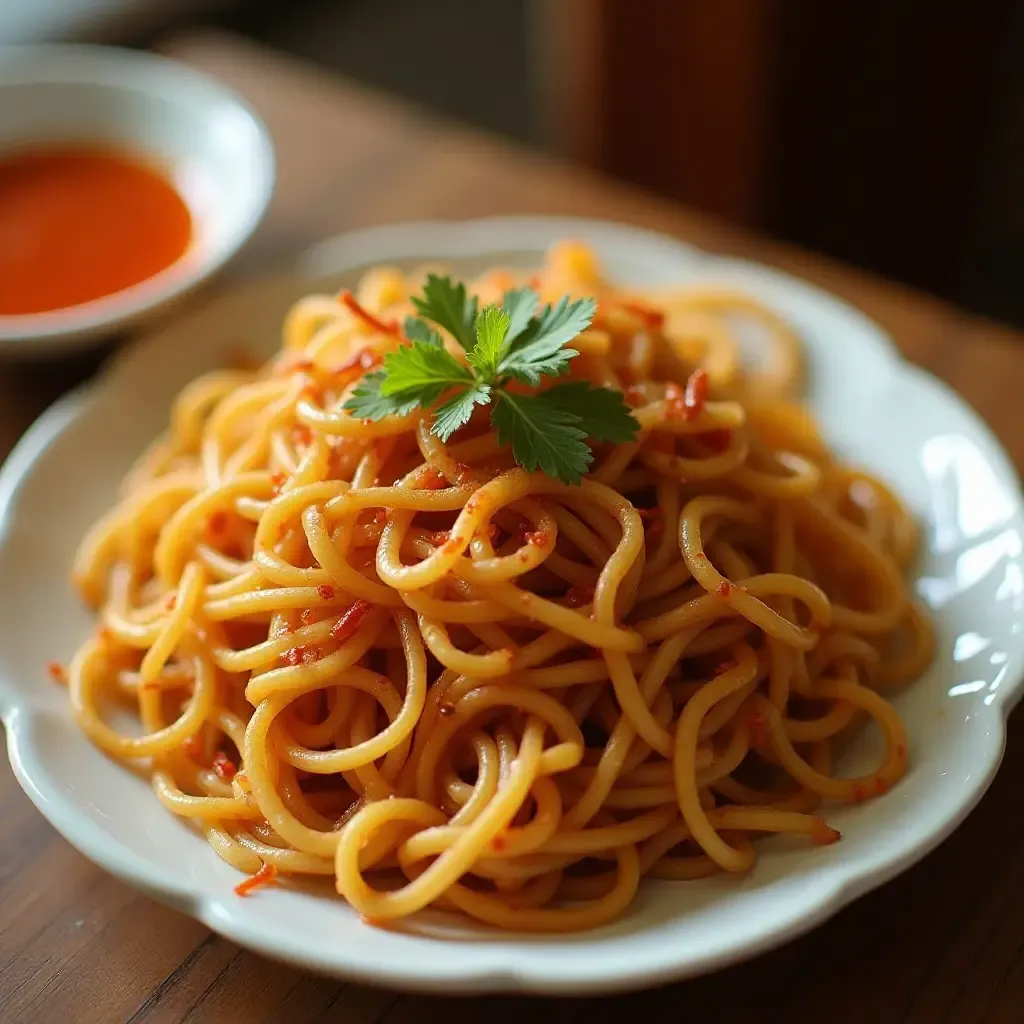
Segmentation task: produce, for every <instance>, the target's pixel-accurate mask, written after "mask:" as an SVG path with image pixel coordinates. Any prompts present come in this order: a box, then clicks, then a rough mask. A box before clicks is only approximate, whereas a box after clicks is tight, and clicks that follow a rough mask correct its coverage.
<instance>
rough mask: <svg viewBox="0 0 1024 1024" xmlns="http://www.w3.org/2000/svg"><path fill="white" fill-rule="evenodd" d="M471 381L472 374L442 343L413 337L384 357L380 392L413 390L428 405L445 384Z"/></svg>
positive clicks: (406, 394) (406, 393) (408, 394)
mask: <svg viewBox="0 0 1024 1024" xmlns="http://www.w3.org/2000/svg"><path fill="white" fill-rule="evenodd" d="M378 372H380V371H378ZM472 383H473V374H472V373H470V371H469V370H468V369H467V368H466V367H465V366H463V365H462V363H460V362H459V361H458V360H457V359H456V358H455V357H454V356H453V355H451V354H450V353H449V352H448V350H447V349H446V348H445V347H444V346H443V345H435V344H433V343H432V342H426V341H414V342H413V343H412V344H411V345H403V346H402V347H401V348H397V349H395V351H394V352H389V353H388V354H387V355H386V356H385V357H384V380H383V381H382V382H381V384H380V393H381V394H382V395H383V396H384V397H385V398H388V397H392V396H394V397H402V398H406V397H412V395H414V394H416V395H418V396H419V401H420V404H421V405H423V406H428V405H430V404H431V403H432V402H435V401H436V400H437V399H438V398H440V396H441V394H442V392H444V391H447V389H448V388H450V387H454V386H456V385H459V384H472Z"/></svg>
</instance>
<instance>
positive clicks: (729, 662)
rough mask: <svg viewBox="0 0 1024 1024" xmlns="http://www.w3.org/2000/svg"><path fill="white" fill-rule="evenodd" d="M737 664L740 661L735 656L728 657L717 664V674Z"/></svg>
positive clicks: (728, 670) (731, 668)
mask: <svg viewBox="0 0 1024 1024" xmlns="http://www.w3.org/2000/svg"><path fill="white" fill-rule="evenodd" d="M737 664H738V662H737V661H736V659H735V658H726V659H725V661H720V662H719V663H718V664H717V665H716V666H715V675H716V676H720V675H722V674H723V673H724V672H731V671H732V670H733V669H734V668H736V666H737ZM761 717H762V718H764V715H762V716H761Z"/></svg>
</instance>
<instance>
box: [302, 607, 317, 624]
mask: <svg viewBox="0 0 1024 1024" xmlns="http://www.w3.org/2000/svg"><path fill="white" fill-rule="evenodd" d="M315 614H316V613H315V612H314V611H313V609H312V608H303V609H302V611H301V612H299V621H300V622H301V623H302V624H303V625H304V626H308V625H309V624H310V623H311V622H312V621H313V616H314V615H315Z"/></svg>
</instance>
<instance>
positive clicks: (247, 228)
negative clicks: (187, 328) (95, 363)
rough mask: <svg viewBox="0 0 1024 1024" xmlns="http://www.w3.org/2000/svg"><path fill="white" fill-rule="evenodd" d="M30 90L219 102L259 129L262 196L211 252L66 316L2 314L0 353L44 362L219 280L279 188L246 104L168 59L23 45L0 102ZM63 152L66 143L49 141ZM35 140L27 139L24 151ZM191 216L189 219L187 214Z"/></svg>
mask: <svg viewBox="0 0 1024 1024" xmlns="http://www.w3.org/2000/svg"><path fill="white" fill-rule="evenodd" d="M32 84H56V85H65V86H69V87H71V86H74V85H75V84H90V85H101V86H107V87H111V88H115V89H118V90H121V91H122V92H124V93H135V94H137V95H140V96H143V97H148V98H155V97H157V96H162V95H167V94H168V93H172V94H177V95H180V94H181V93H182V92H183V91H185V90H187V91H189V92H192V93H197V94H202V93H205V94H207V95H215V96H217V97H219V98H220V100H221V101H223V102H226V103H228V104H230V105H231V106H233V107H235V108H236V109H237V110H238V111H240V112H241V114H242V115H243V116H244V117H245V119H246V120H247V122H248V123H249V125H250V126H251V127H252V128H253V129H254V132H253V139H254V143H255V149H256V154H257V159H256V160H255V161H254V164H253V168H252V170H253V173H254V176H256V177H257V186H258V187H257V189H256V190H255V193H254V198H253V201H252V203H251V204H250V206H249V208H248V209H247V210H246V211H245V212H244V215H243V216H242V217H241V218H240V219H239V221H238V223H237V224H236V225H234V226H233V227H232V228H231V230H229V231H227V232H225V234H224V236H223V238H222V239H220V240H219V241H218V243H217V245H216V246H215V247H213V248H212V249H211V250H210V252H209V253H208V254H206V255H203V256H202V257H201V258H197V257H196V255H195V253H194V251H193V250H192V248H191V247H189V248H187V249H186V250H185V252H184V253H182V255H181V256H179V257H178V258H177V259H176V260H175V261H174V262H173V263H171V264H169V265H168V266H166V267H164V268H163V269H161V270H159V271H157V272H156V273H155V274H152V275H150V276H149V277H147V278H144V279H143V280H142V281H139V282H137V283H136V284H133V285H129V286H128V287H127V288H122V289H120V290H118V291H116V292H111V293H110V294H109V295H102V296H100V297H99V298H96V299H91V300H90V301H88V302H82V303H78V304H77V305H74V306H66V307H63V308H61V309H54V310H46V311H43V312H39V313H19V314H12V315H3V314H0V353H2V354H7V353H8V352H15V351H17V350H22V349H24V350H26V351H27V352H28V353H30V354H31V353H36V354H40V355H41V354H43V353H44V351H45V350H47V349H51V348H56V347H64V346H65V345H66V343H68V342H70V341H73V340H86V339H94V338H96V337H97V335H100V334H102V333H104V332H107V331H109V332H113V331H115V330H116V329H117V328H118V327H120V326H124V325H126V324H127V323H128V322H130V321H132V320H135V319H136V318H138V317H141V316H143V315H144V314H146V313H148V312H150V311H152V310H154V309H156V308H157V307H159V306H162V305H164V304H165V303H168V302H171V301H173V300H175V299H177V298H179V297H181V296H183V295H184V294H185V293H187V292H189V291H191V290H192V289H193V288H195V287H196V286H197V285H199V284H201V283H202V282H203V281H205V280H206V279H208V278H210V277H212V276H214V275H215V274H216V273H217V272H218V271H220V270H221V269H222V268H223V267H224V265H225V264H226V263H227V262H228V260H230V259H231V258H232V257H233V256H234V255H235V254H236V253H237V252H238V251H239V249H240V248H241V247H242V246H243V245H244V244H245V243H246V242H247V241H248V240H249V238H250V237H251V236H252V234H253V232H254V231H255V230H256V227H257V226H258V225H259V223H260V221H261V220H262V219H263V216H264V214H265V213H266V210H267V207H268V206H269V204H270V200H271V197H272V195H273V192H274V186H275V184H276V180H277V159H276V156H275V152H274V145H273V142H272V139H271V135H270V132H269V130H268V129H267V126H266V124H265V123H264V121H263V119H262V118H261V117H260V116H259V115H258V114H257V113H256V111H255V110H254V109H253V107H252V106H251V105H250V104H249V102H248V101H247V100H246V99H245V98H244V97H243V96H241V95H240V94H239V93H238V92H236V91H235V90H234V89H232V88H231V87H229V86H227V85H225V84H223V83H222V82H220V81H219V80H218V79H216V78H214V77H213V76H211V75H208V74H206V73H205V72H203V71H200V70H199V69H197V68H193V67H191V66H189V65H188V64H185V63H183V62H181V61H178V60H175V59H173V58H171V57H167V56H164V55H163V54H159V53H153V52H151V51H148V50H132V49H128V48H126V47H119V46H104V45H98V44H90V43H26V44H14V45H7V46H0V97H2V95H3V92H4V90H5V89H7V88H9V87H12V86H19V85H32ZM91 137H92V133H91V132H90V131H89V130H88V128H86V129H85V130H84V131H82V132H79V133H75V134H74V135H68V136H67V138H66V140H65V141H67V142H71V143H75V144H81V143H84V144H87V143H88V142H89V140H90V138H91ZM51 141H52V143H54V144H58V143H59V142H60V141H61V140H60V139H58V138H55V139H53V140H47V142H48V144H49V143H50V142H51ZM31 142H32V140H30V139H28V138H26V139H25V143H26V144H30V143H31ZM18 147H19V143H18V142H17V141H16V140H15V139H10V140H4V141H3V143H2V144H0V151H2V152H8V151H10V152H14V151H16V150H17V148H18ZM127 148H128V149H129V151H131V152H137V153H138V154H139V156H141V157H142V158H143V159H145V158H147V157H153V156H154V155H156V154H155V151H154V150H153V148H151V147H149V146H145V145H142V144H135V145H134V146H133V145H132V144H131V143H129V144H128V146H127ZM190 212H191V211H190Z"/></svg>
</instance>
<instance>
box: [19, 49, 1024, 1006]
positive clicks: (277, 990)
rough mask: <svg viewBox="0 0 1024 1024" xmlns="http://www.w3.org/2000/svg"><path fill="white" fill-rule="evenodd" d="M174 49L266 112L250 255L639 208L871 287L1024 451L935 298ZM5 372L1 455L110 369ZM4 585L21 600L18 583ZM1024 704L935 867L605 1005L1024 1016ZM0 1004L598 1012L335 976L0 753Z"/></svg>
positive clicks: (1018, 367)
mask: <svg viewBox="0 0 1024 1024" xmlns="http://www.w3.org/2000/svg"><path fill="white" fill-rule="evenodd" d="M164 49H166V50H167V51H168V52H170V53H172V54H174V55H176V56H178V57H180V58H182V59H184V60H186V61H188V62H190V63H192V64H194V65H196V66H198V67H200V68H203V69H205V70H207V71H209V72H212V73H213V74H214V75H216V76H218V77H219V78H221V79H222V80H223V81H225V82H227V83H228V84H229V85H231V86H234V87H235V88H237V89H238V90H239V91H240V92H241V93H242V94H243V95H245V96H246V97H247V98H248V99H249V100H250V101H251V102H252V104H253V105H254V107H255V108H256V109H257V110H258V111H259V112H260V114H261V115H262V116H263V117H264V118H265V119H266V122H267V124H268V126H269V128H270V131H271V132H272V134H273V136H274V140H275V142H276V145H277V152H278V157H279V187H278V190H277V195H276V197H275V199H274V203H273V207H272V209H271V211H270V215H269V217H268V218H267V220H266V222H265V224H264V225H263V227H262V228H261V230H260V232H259V234H258V236H257V237H256V238H255V239H254V241H253V243H252V244H251V246H249V248H248V249H247V250H246V253H245V255H244V256H243V257H242V258H241V259H240V261H239V263H238V265H237V267H236V270H235V273H236V274H240V273H245V272H251V271H253V270H257V269H263V268H266V267H269V266H271V265H273V264H280V263H282V262H286V261H287V260H288V259H289V258H290V257H291V256H293V255H294V254H296V253H298V252H299V251H300V250H301V249H303V248H304V247H305V246H307V245H308V244H309V243H311V242H313V241H316V240H317V239H320V238H323V237H324V236H326V235H329V234H331V233H333V232H337V231H343V230H345V229H348V228H352V227H356V226H360V225H366V224H374V223H381V222H386V221H398V220H403V219H408V218H416V217H431V216H441V217H449V216H458V217H464V216H475V215H479V214H486V213H562V214H584V215H590V216H598V217H609V218H615V219H619V220H624V221H632V222H635V223H638V224H642V225H645V226H649V227H654V228H657V229H659V230H662V231H665V232H668V233H671V234H674V235H678V236H679V237H681V238H685V239H688V240H690V241H693V242H695V243H697V244H698V245H701V246H705V247H707V248H711V249H717V250H722V251H727V252H730V253H737V254H742V255H747V256H751V257H754V258H756V259H761V260H764V261H766V262H769V263H773V264H776V265H778V266H781V267H784V268H786V269H788V270H790V271H793V272H795V273H797V274H801V275H803V276H805V277H807V278H809V279H811V280H813V281H815V282H817V283H819V284H822V285H824V286H825V287H827V288H830V289H831V290H833V291H834V292H836V293H838V294H840V295H842V296H845V297H846V298H847V299H849V300H851V301H852V302H854V303H855V304H856V305H858V306H860V307H861V308H862V309H863V310H864V311H866V312H867V313H868V314H869V315H870V316H872V317H874V318H875V319H876V320H878V321H879V322H880V323H881V324H883V325H884V326H885V327H886V328H888V329H889V330H890V331H891V332H892V334H893V335H894V337H895V338H896V340H897V342H898V343H899V345H900V347H901V348H902V349H903V351H904V352H905V353H906V355H907V356H908V357H909V358H911V359H913V360H914V361H916V362H918V363H921V364H923V365H925V366H927V367H929V368H930V369H931V370H933V371H934V372H936V373H937V374H939V375H940V376H942V377H944V378H945V379H946V380H948V381H949V382H951V383H952V384H954V385H955V386H956V387H957V388H958V389H959V391H960V392H961V393H962V394H963V395H965V396H966V398H967V399H968V401H970V402H971V403H973V404H974V405H975V407H976V408H978V409H979V410H980V411H981V413H982V414H983V415H984V416H985V418H986V419H987V420H988V422H989V423H990V424H991V425H992V426H993V427H994V428H995V430H996V432H997V433H998V434H999V435H1000V437H1001V438H1002V440H1003V442H1004V443H1005V444H1006V445H1007V447H1008V448H1009V451H1010V453H1011V455H1012V456H1013V458H1014V460H1015V462H1016V464H1017V466H1018V467H1024V430H1022V429H1021V427H1024V412H1022V409H1024V402H1022V399H1021V391H1022V389H1024V344H1022V341H1024V339H1022V338H1021V337H1020V336H1019V335H1017V334H1015V333H1014V332H1011V331H1009V330H1006V329H1004V328H1001V327H998V326H996V325H994V324H991V323H986V322H983V321H981V320H979V319H976V318H974V317H970V316H968V315H966V314H964V313H962V312H959V311H958V310H956V309H953V308H951V307H949V306H947V305H944V304H943V303H940V302H938V301H936V300H933V299H929V298H926V297H924V296H922V295H919V294H916V293H913V292H910V291H908V290H906V289H903V288H901V287H898V286H896V285H892V284H888V283H884V282H881V281H878V280H875V279H872V278H870V277H868V276H866V275H864V274H861V273H858V272H855V271H852V270H850V269H848V268H844V267H838V266H835V265H832V264H830V263H827V262H826V261H824V260H822V259H820V258H818V257H816V256H813V255H811V254H808V253H804V252H799V251H795V250H793V249H788V248H784V247H782V246H779V245H775V244H771V243H768V242H764V241H761V240H759V239H755V238H750V237H747V236H746V235H743V234H739V233H737V232H735V231H733V230H731V229H729V228H726V227H724V226H722V225H721V224H718V223H715V222H713V221H711V220H708V219H705V218H703V217H701V216H699V215H697V214H695V213H693V212H690V211H686V210H683V209H680V208H679V207H676V206H673V205H669V204H666V203H664V202H660V201H657V200H655V199H652V198H649V197H647V196H644V195H642V194H640V193H637V192H634V191H630V190H626V189H624V188H621V187H617V186H614V185H611V184H609V183H607V182H605V181H602V180H600V179H596V178H594V177H591V176H589V175H586V174H584V173H582V172H579V171H577V170H574V169H570V168H566V167H563V166H559V165H557V164H555V163H553V162H550V161H548V160H546V159H542V158H540V157H537V156H535V155H532V154H528V153H524V152H522V151H520V150H517V149H514V148H511V147H509V146H506V145H504V144H502V143H499V142H496V141H494V140H492V139H488V138H482V137H480V136H478V135H475V134H472V133H470V132H467V131H465V130H462V129H459V128H455V127H452V126H450V125H445V124H439V123H437V122H435V121H431V120H428V119H427V118H426V117H424V116H423V115H422V114H421V113H419V112H416V111H412V110H410V109H408V108H406V107H404V106H402V105H400V104H397V103H394V102H391V101H388V100H385V99H383V98H381V97H379V96H377V95H374V94H368V93H365V92H363V91H361V90H359V89H357V88H355V87H354V86H352V85H349V84H346V83H342V82H340V81H338V80H336V79H335V78H333V77H332V76H330V75H328V74H325V73H323V72H321V71H317V70H313V69H311V68H309V67H305V66H302V65H300V64H298V63H294V62H292V61H291V60H288V59H285V58H284V57H282V56H280V55H277V54H273V53H270V52H267V51H264V50H260V49H257V48H256V47H254V46H252V45H250V44H248V43H246V42H243V41H241V40H239V39H236V38H232V37H228V36H219V35H211V34H202V35H196V36H190V37H187V38H179V39H175V40H172V41H170V42H168V43H167V45H166V46H165V47H164ZM95 363H96V359H95V358H87V359H83V360H79V361H77V362H76V363H74V364H71V365H66V366H62V367H59V368H56V369H54V368H52V367H46V368H45V369H44V368H40V367H22V368H12V367H3V368H0V454H6V452H7V451H8V450H9V447H10V445H11V444H12V443H13V442H14V441H15V440H16V439H17V437H18V435H19V434H20V433H21V432H22V431H23V430H24V429H25V427H26V426H28V424H29V422H30V421H31V420H32V418H33V417H35V416H36V415H37V414H38V413H39V412H40V411H41V410H42V409H43V408H44V406H45V405H46V404H48V403H49V402H50V401H51V400H52V399H53V398H55V397H56V396H57V395H58V394H59V393H60V392H61V391H63V390H64V389H66V388H67V387H68V386H70V385H71V384H72V383H75V382H76V381H78V380H79V379H81V378H82V377H83V376H84V375H85V374H87V373H89V372H91V370H92V369H93V368H94V366H95ZM11 599H12V597H11V595H9V594H8V595H6V597H5V600H11ZM1022 775H1024V714H1022V713H1021V712H1018V713H1017V714H1016V715H1015V716H1014V717H1013V719H1012V721H1011V727H1010V740H1009V750H1008V754H1007V757H1006V761H1005V763H1004V765H1003V768H1002V770H1001V771H1000V773H999V776H998V778H997V779H996V782H995V784H994V785H993V786H992V789H991V790H990V791H989V793H988V795H987V796H986V797H985V799H984V800H983V801H982V803H981V805H980V806H979V807H978V808H977V810H975V811H974V813H973V814H972V815H971V816H970V818H969V820H968V821H967V822H966V824H964V825H963V826H962V827H961V828H960V829H959V830H958V831H957V832H956V834H955V835H954V836H953V837H952V838H951V839H949V840H948V841H947V842H946V843H944V844H943V845H942V847H941V848H940V849H939V850H938V851H936V852H935V853H933V854H932V855H931V856H930V857H928V858H927V859H926V860H925V861H924V862H923V863H921V864H919V865H918V866H917V867H915V868H913V869H912V870H910V871H908V872H907V873H906V874H905V875H903V876H902V877H901V878H900V879H898V880H897V881H895V882H892V883H890V884H889V885H887V886H885V887H884V888H883V889H881V890H880V891H878V892H876V893H874V894H873V895H870V896H868V897H866V898H864V899H862V900H860V901H859V902H857V903H856V904H855V905H853V906H852V907H850V908H848V909H846V910H844V911H842V912H841V913H840V914H839V915H838V916H837V917H836V918H835V919H834V920H833V921H832V922H830V923H829V924H827V925H825V926H824V927H822V928H819V929H818V930H817V931H815V932H814V933H813V934H811V935H809V936H807V937H806V938H804V939H801V940H799V941H797V942H795V943H793V944H791V945H789V946H787V947H785V948H783V949H780V950H778V951H777V952H775V953H772V954H769V955H767V956H764V957H762V958H760V959H759V960H755V961H753V962H751V963H749V964H745V965H742V966H738V967H735V968H732V969H730V970H727V971H723V972H721V973H719V974H716V975H712V976H710V977H707V978H702V979H699V980H697V981H693V982H689V983H686V984H681V985H677V986H673V987H670V988H666V989H661V990H656V991H652V992H647V993H643V994H638V995H633V996H623V997H621V998H617V999H601V1000H600V1006H601V1007H602V1008H604V1007H610V1008H611V1010H612V1011H613V1012H614V1013H615V1014H628V1015H629V1016H630V1017H631V1018H632V1019H634V1020H638V1019H644V1018H645V1017H649V1016H652V1015H654V1014H662V1013H670V1014H672V1015H673V1016H674V1017H676V1016H681V1015H684V1014H685V1015H686V1016H689V1017H691V1018H693V1019H697V1020H700V1021H701V1022H702V1024H710V1022H712V1021H719V1020H722V1021H731V1020H742V1019H744V1018H747V1019H755V1018H756V1019H759V1020H762V1021H766V1022H767V1021H774V1020H780V1021H782V1020H784V1021H787V1022H794V1021H828V1022H829V1024H839V1022H842V1021H851V1022H852V1021H858V1022H861V1021H870V1022H872V1024H886V1022H890V1021H892V1022H896V1021H907V1022H913V1024H931V1022H935V1021H940V1020H943V1021H952V1022H972V1024H973V1022H981V1021H991V1022H997V1021H1007V1022H1009V1021H1020V1020H1022V1019H1024V870H1022V868H1024V813H1022V812H1024V799H1022V797H1021V793H1022V789H1021V783H1020V779H1021V777H1022ZM0 970H2V974H0V1021H4V1022H6V1024H14V1022H16V1021H32V1022H42V1024H46V1022H50V1021H61V1022H65V1021H66V1022H73V1024H87V1022H92V1021H95V1022H102V1024H111V1022H118V1021H131V1022H133V1024H134V1022H146V1024H156V1022H164V1021H182V1020H188V1021H217V1022H227V1021H245V1022H246V1024H257V1022H261V1021H283V1022H288V1024H304V1022H307V1021H326V1020H339V1021H346V1022H351V1024H364V1022H365V1024H368V1022H371V1021H378V1020H385V1019H386V1020H387V1021H388V1024H400V1022H402V1021H410V1022H411V1021H417V1022H418V1021H428V1020H434V1019H437V1020H444V1021H446V1022H450V1024H454V1022H459V1021H463V1020H465V1021H471V1020H472V1021H475V1020H478V1019H481V1018H482V1017H484V1016H486V1019H488V1020H494V1021H503V1020H509V1021H512V1020H517V1021H518V1020H521V1019H522V1017H521V1015H523V1014H526V1015H528V1017H527V1019H528V1020H530V1021H531V1022H535V1024H541V1022H543V1021H548V1020H551V1021H556V1020H557V1021H559V1022H560V1024H568V1022H569V1021H571V1020H573V1019H576V1018H579V1019H584V1018H585V1017H586V1016H589V1015H591V1014H593V1013H594V1012H595V1009H596V1008H597V1006H598V1001H596V1000H594V1001H586V1000H545V999H529V1000H525V999H487V1000H483V999H472V1000H448V999H440V998H424V997H418V996H403V995H398V994H396V993H393V992H386V991H380V990H375V989H370V988H367V987H364V986H361V985H355V984H348V985H346V984H341V983H338V982H336V981H331V980H326V979H321V978H316V977H313V976H311V975H306V974H303V973H301V972H299V971H296V970H293V969H291V968H288V967H283V966H280V965H279V964H276V963H273V962H271V961H268V960H265V959H263V958H261V957H259V956H256V955H253V954H251V953H248V952H243V951H242V950H240V949H239V948H238V947H237V946H235V945H234V944H233V943H231V942H228V941H226V940H224V939H221V938H218V937H217V936H215V935H212V934H210V933H209V932H208V931H207V930H206V928H205V927H203V926H202V925H200V924H198V923H196V922H195V921H193V920H191V919H189V918H186V917H182V916H181V915H179V914H178V913H176V912H174V911H172V910H169V909H166V908H164V907H162V906H160V905H158V904H156V903H154V902H152V901H151V900H150V899H148V898H147V897H145V896H142V895H139V894H138V893H136V892H134V891H133V890H131V889H129V888H127V887H126V886H124V885H123V884H121V883H120V882H118V881H116V880H114V879H113V878H111V877H109V876H107V875H106V874H104V873H103V872H102V871H100V870H99V869H98V868H95V867H94V866H93V865H92V864H90V863H89V862H88V861H86V860H85V859H84V858H83V857H81V856H80V855H79V854H78V853H76V852H75V851H74V850H73V849H72V848H71V847H70V846H69V845H68V844H67V843H66V842H65V841H64V840H63V839H61V838H60V837H59V836H58V835H57V834H56V833H55V832H54V831H53V829H52V828H50V826H49V825H48V824H47V823H46V822H45V821H44V820H43V819H42V817H40V815H39V814H38V812H37V811H36V810H35V809H34V808H33V807H32V805H31V804H30V803H29V801H28V799H27V798H26V797H25V796H24V795H23V794H22V792H21V790H20V789H19V788H18V786H17V784H16V783H15V782H14V779H13V777H12V775H11V772H10V769H9V768H8V767H7V764H6V761H5V762H4V764H3V767H2V768H0Z"/></svg>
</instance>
